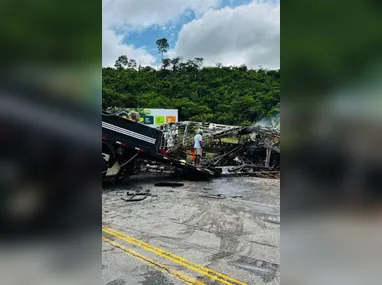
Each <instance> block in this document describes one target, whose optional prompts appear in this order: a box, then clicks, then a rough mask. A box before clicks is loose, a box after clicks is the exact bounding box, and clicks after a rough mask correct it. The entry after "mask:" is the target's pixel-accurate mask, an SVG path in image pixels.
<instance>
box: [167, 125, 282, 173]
mask: <svg viewBox="0 0 382 285" xmlns="http://www.w3.org/2000/svg"><path fill="white" fill-rule="evenodd" d="M162 128H167V132H165V135H164V139H163V148H165V149H167V151H168V152H169V153H173V154H176V153H179V152H180V151H183V152H186V153H187V152H188V151H189V150H191V149H192V148H193V137H194V135H195V132H196V130H197V129H200V130H202V131H203V138H204V140H205V141H206V145H207V147H208V145H209V146H211V142H215V146H216V140H219V143H218V144H217V146H218V147H217V149H219V145H220V152H223V154H221V153H220V155H216V156H214V157H213V158H211V159H207V160H204V162H203V164H204V165H205V166H213V167H220V168H222V170H223V173H224V170H226V171H229V172H230V174H250V173H253V174H257V175H256V176H264V177H272V178H278V177H279V165H278V167H275V166H274V165H273V166H270V162H271V157H272V154H277V155H279V154H280V130H279V129H277V128H273V127H267V126H248V127H243V126H230V125H221V124H214V123H202V122H193V121H184V122H177V123H171V124H168V125H164V126H162ZM224 138H236V140H237V141H238V143H236V144H234V143H232V144H231V145H230V143H222V142H221V140H222V139H224ZM209 143H210V144H209ZM212 145H214V143H212ZM248 145H251V146H253V147H254V149H256V150H261V149H264V150H265V157H264V158H263V159H262V160H261V161H262V162H261V164H260V163H253V161H251V160H250V159H248V157H245V156H243V155H242V154H241V152H243V151H244V150H245V148H246V147H247V146H248ZM227 146H228V147H227ZM229 146H231V148H230V147H229ZM224 147H227V148H228V150H227V151H225V149H224ZM244 153H245V152H244ZM232 156H235V159H236V158H238V160H234V161H235V162H236V163H238V162H239V163H240V164H239V165H237V164H236V165H227V164H226V163H222V162H224V159H228V158H230V157H232ZM242 156H243V157H242ZM226 162H227V161H226ZM219 163H220V164H219Z"/></svg>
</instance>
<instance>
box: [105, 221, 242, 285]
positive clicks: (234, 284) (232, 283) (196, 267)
mask: <svg viewBox="0 0 382 285" xmlns="http://www.w3.org/2000/svg"><path fill="white" fill-rule="evenodd" d="M102 231H103V232H105V233H108V234H110V235H112V236H114V237H116V238H119V239H122V240H124V241H126V242H128V243H130V244H133V245H135V246H138V247H140V248H142V249H144V250H147V251H151V252H153V253H155V254H157V255H159V256H161V257H163V258H166V259H168V260H171V261H173V262H175V263H177V264H180V265H182V266H184V267H186V268H188V269H190V270H193V271H195V272H198V273H200V274H203V275H205V276H207V277H209V278H211V279H214V280H216V281H219V282H221V283H223V284H226V285H238V284H239V285H247V284H246V283H244V282H242V281H239V280H236V279H234V278H232V277H230V276H227V275H225V274H222V273H220V272H216V271H214V270H212V269H210V268H208V267H205V266H202V265H200V264H197V263H194V262H192V261H189V260H187V259H185V258H183V257H180V256H177V255H175V254H173V253H171V252H168V251H166V250H163V249H161V248H159V247H156V246H153V245H151V244H148V243H146V242H143V241H141V240H138V239H136V238H133V237H130V236H128V235H126V234H124V233H121V232H118V231H116V230H114V229H111V228H107V227H105V226H102Z"/></svg>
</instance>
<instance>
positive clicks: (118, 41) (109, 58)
mask: <svg viewBox="0 0 382 285" xmlns="http://www.w3.org/2000/svg"><path fill="white" fill-rule="evenodd" d="M122 41H123V36H122V35H119V36H117V35H116V34H115V32H114V31H113V30H110V29H104V30H103V32H102V66H103V67H113V66H114V63H115V61H116V59H117V58H118V57H119V56H120V55H126V56H127V57H128V58H132V59H135V60H136V61H137V63H138V64H141V65H143V66H144V65H153V64H154V62H155V60H156V59H155V57H154V56H152V55H151V54H150V53H149V52H147V51H146V50H144V49H143V48H138V49H137V48H134V46H132V45H126V44H123V43H122Z"/></svg>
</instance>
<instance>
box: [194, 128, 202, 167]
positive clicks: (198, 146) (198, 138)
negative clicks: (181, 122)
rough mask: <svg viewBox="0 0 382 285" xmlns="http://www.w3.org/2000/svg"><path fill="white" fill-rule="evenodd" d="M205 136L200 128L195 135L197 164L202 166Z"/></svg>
mask: <svg viewBox="0 0 382 285" xmlns="http://www.w3.org/2000/svg"><path fill="white" fill-rule="evenodd" d="M202 147H203V137H202V131H201V130H198V131H197V132H196V135H195V137H194V152H195V165H196V166H200V158H201V157H202Z"/></svg>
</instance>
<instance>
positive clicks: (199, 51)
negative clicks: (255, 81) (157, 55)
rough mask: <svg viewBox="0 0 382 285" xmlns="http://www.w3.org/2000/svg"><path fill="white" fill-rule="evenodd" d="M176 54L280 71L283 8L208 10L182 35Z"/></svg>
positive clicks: (240, 7) (262, 7) (210, 63)
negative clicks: (278, 69)
mask: <svg viewBox="0 0 382 285" xmlns="http://www.w3.org/2000/svg"><path fill="white" fill-rule="evenodd" d="M175 53H176V54H177V55H179V56H182V57H184V58H193V57H203V58H204V59H205V63H206V64H209V65H213V64H215V63H217V62H220V63H223V64H224V65H241V64H246V65H247V66H248V67H251V68H257V67H258V66H259V65H262V66H263V67H264V68H268V69H274V68H279V67H280V5H279V4H277V5H275V4H258V3H251V4H249V5H246V6H238V7H236V8H224V9H222V10H209V11H207V12H206V13H205V14H204V15H203V16H202V17H201V18H200V19H197V20H194V21H191V22H190V23H188V24H186V25H184V26H183V28H182V30H181V31H180V32H179V36H178V42H177V44H176V47H175Z"/></svg>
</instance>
